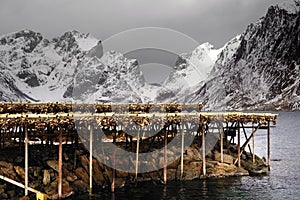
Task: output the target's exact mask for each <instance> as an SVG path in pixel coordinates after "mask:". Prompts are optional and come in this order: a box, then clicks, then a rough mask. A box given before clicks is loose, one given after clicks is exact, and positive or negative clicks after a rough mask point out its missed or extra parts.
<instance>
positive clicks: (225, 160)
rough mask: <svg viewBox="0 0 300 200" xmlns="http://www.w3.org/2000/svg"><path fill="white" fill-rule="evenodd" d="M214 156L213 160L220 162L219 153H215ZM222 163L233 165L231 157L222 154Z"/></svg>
mask: <svg viewBox="0 0 300 200" xmlns="http://www.w3.org/2000/svg"><path fill="white" fill-rule="evenodd" d="M214 155H215V160H216V161H219V162H221V153H220V152H218V151H215V152H214ZM223 162H224V163H227V164H233V162H234V158H233V156H231V155H229V154H226V153H224V154H223Z"/></svg>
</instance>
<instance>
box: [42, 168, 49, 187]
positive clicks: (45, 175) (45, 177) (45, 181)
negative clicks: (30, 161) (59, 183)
mask: <svg viewBox="0 0 300 200" xmlns="http://www.w3.org/2000/svg"><path fill="white" fill-rule="evenodd" d="M50 182H51V176H50V172H49V171H48V170H46V169H45V170H44V173H43V184H44V185H48V184H49V183H50Z"/></svg>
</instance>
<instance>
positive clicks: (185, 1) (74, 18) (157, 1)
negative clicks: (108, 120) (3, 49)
mask: <svg viewBox="0 0 300 200" xmlns="http://www.w3.org/2000/svg"><path fill="white" fill-rule="evenodd" d="M279 2H282V0H81V1H79V0H1V1H0V25H1V29H0V35H3V34H6V33H10V32H14V31H18V30H21V29H24V28H28V29H32V30H35V31H37V32H41V33H42V34H43V35H44V36H45V37H47V38H48V39H52V38H53V37H56V36H60V35H62V33H64V32H65V31H68V30H74V29H76V30H78V31H80V32H85V33H91V34H92V35H93V36H94V37H96V38H98V39H101V40H105V39H106V38H108V37H109V36H111V35H114V34H117V33H119V32H121V31H125V30H128V29H132V28H138V27H145V26H155V27H156V26H157V27H164V28H170V29H174V30H176V31H180V32H182V33H184V34H187V35H188V36H190V37H192V38H194V39H195V40H196V41H198V42H199V43H203V42H207V41H208V42H210V43H212V44H213V45H214V46H215V47H221V46H223V44H224V43H225V42H227V41H228V40H229V39H231V38H233V37H234V36H235V35H237V34H240V33H241V32H242V31H243V30H244V29H245V28H246V26H247V25H248V24H249V23H251V22H255V21H256V20H257V19H259V18H260V17H261V16H263V15H264V14H265V12H266V10H267V8H268V7H269V6H270V5H273V4H276V3H279Z"/></svg>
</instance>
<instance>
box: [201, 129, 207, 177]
mask: <svg viewBox="0 0 300 200" xmlns="http://www.w3.org/2000/svg"><path fill="white" fill-rule="evenodd" d="M201 130H202V161H203V163H202V164H203V167H202V171H203V176H204V177H205V176H206V159H205V133H204V132H205V131H204V125H203V124H202V127H201Z"/></svg>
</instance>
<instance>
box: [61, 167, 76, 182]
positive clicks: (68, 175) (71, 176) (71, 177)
mask: <svg viewBox="0 0 300 200" xmlns="http://www.w3.org/2000/svg"><path fill="white" fill-rule="evenodd" d="M63 174H64V176H65V177H66V179H67V181H69V182H74V181H76V180H77V176H76V175H75V174H74V173H73V172H70V171H69V170H68V169H67V168H63Z"/></svg>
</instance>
